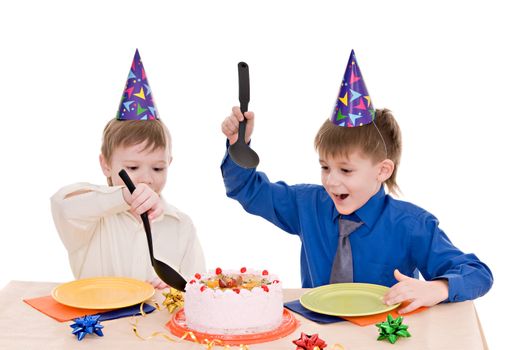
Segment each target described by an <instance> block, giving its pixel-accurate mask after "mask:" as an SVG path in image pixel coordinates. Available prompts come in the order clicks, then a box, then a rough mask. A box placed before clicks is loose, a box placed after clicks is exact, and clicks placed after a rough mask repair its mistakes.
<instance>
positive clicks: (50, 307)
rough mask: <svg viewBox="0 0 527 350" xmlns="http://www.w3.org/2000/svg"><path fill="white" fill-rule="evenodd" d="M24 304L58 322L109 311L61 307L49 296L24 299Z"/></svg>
mask: <svg viewBox="0 0 527 350" xmlns="http://www.w3.org/2000/svg"><path fill="white" fill-rule="evenodd" d="M24 302H25V303H26V304H28V305H30V306H32V307H33V308H35V309H37V310H38V311H40V312H42V313H43V314H46V315H48V316H49V317H51V318H54V319H55V320H57V321H59V322H65V321H69V320H72V319H74V318H77V317H82V316H85V315H95V314H98V313H101V311H109V310H93V309H79V308H75V307H71V306H66V305H62V304H60V303H58V302H56V301H55V299H53V298H52V297H51V295H47V296H44V297H38V298H32V299H24Z"/></svg>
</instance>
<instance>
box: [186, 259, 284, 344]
mask: <svg viewBox="0 0 527 350" xmlns="http://www.w3.org/2000/svg"><path fill="white" fill-rule="evenodd" d="M283 309H284V303H283V294H282V283H281V282H280V280H279V279H278V277H277V276H275V275H270V274H269V273H268V272H267V271H266V270H263V271H256V270H249V269H246V268H245V267H242V268H241V269H239V270H226V271H223V270H222V269H221V268H217V269H216V270H215V271H212V272H210V273H208V274H205V275H201V274H199V273H197V274H196V275H195V276H194V279H192V280H190V281H189V282H188V283H187V286H186V287H185V320H186V321H185V322H186V324H187V327H188V328H190V329H192V330H196V331H198V332H204V333H210V334H248V333H260V332H266V331H269V330H273V329H276V328H278V327H279V326H280V324H281V322H282V315H283Z"/></svg>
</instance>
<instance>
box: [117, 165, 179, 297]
mask: <svg viewBox="0 0 527 350" xmlns="http://www.w3.org/2000/svg"><path fill="white" fill-rule="evenodd" d="M119 176H120V177H121V179H123V181H124V183H125V185H126V187H127V188H128V190H129V191H130V193H133V192H134V191H135V185H134V183H133V182H132V180H131V179H130V177H129V176H128V174H127V173H126V171H125V170H124V169H123V170H121V171H120V172H119ZM141 219H142V220H143V225H144V226H145V232H146V240H147V242H148V252H149V253H150V262H151V263H152V267H153V268H154V271H155V272H156V274H157V276H158V277H159V278H160V279H161V280H162V281H163V282H165V283H166V284H168V285H169V286H171V287H173V288H175V289H177V290H180V291H182V292H184V291H185V285H186V284H187V281H185V279H184V278H183V276H181V275H180V274H179V272H177V271H176V270H174V269H173V268H171V267H170V266H168V265H167V264H165V263H164V262H162V261H159V260H157V259H156V258H154V250H153V247H152V232H151V231H150V221H149V220H148V213H143V214H141Z"/></svg>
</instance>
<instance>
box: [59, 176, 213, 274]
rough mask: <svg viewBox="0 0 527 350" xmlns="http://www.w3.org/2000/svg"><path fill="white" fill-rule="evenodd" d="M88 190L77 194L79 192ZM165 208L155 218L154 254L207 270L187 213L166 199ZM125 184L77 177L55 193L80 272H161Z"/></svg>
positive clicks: (184, 270) (185, 268) (184, 268)
mask: <svg viewBox="0 0 527 350" xmlns="http://www.w3.org/2000/svg"><path fill="white" fill-rule="evenodd" d="M79 191H80V192H86V193H82V194H75V195H73V196H70V197H68V198H66V197H67V196H68V195H69V194H72V193H74V192H79ZM163 205H164V214H163V215H161V216H160V217H158V218H156V219H155V220H153V221H152V222H151V224H150V226H151V229H152V241H153V247H154V256H155V258H156V259H158V260H161V261H163V262H165V263H167V264H168V265H170V266H171V267H173V268H175V269H176V270H178V271H179V272H180V273H181V274H182V275H183V276H185V277H189V276H192V275H194V274H195V273H196V272H204V271H205V259H204V256H203V251H202V249H201V245H200V242H199V239H198V237H197V235H196V230H195V228H194V224H193V223H192V220H191V219H190V217H189V216H188V215H186V214H185V213H183V212H181V211H180V210H178V209H177V208H175V207H173V206H171V205H169V204H168V203H166V202H165V201H163ZM128 209H130V206H129V205H128V204H127V203H126V202H125V200H124V198H123V195H122V187H119V186H111V187H108V186H96V185H91V184H88V183H78V184H73V185H70V186H66V187H64V188H62V189H60V190H59V191H58V192H57V193H56V194H55V195H54V196H53V197H51V212H52V214H53V220H54V221H55V226H56V227H57V230H58V232H59V235H60V238H61V239H62V242H63V243H64V246H65V247H66V249H67V250H68V255H69V261H70V266H71V269H72V271H73V274H74V276H75V278H77V279H79V278H86V277H96V276H123V277H132V278H136V279H139V280H152V279H153V278H154V277H156V274H155V272H154V269H153V268H152V265H151V263H150V257H149V254H148V244H147V240H146V234H145V231H144V228H143V224H142V222H140V221H138V220H137V219H136V218H135V217H134V216H133V215H132V214H131V213H130V212H128Z"/></svg>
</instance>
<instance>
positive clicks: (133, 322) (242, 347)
mask: <svg viewBox="0 0 527 350" xmlns="http://www.w3.org/2000/svg"><path fill="white" fill-rule="evenodd" d="M143 304H144V303H141V307H140V311H141V315H142V316H143V317H146V313H145V312H144V311H143ZM154 304H155V307H156V309H158V310H160V309H161V308H160V307H159V305H158V304H157V303H154ZM138 322H139V321H138V319H137V318H136V317H135V316H132V320H131V321H130V324H131V325H132V331H133V332H134V334H135V335H136V337H138V338H139V339H141V340H149V339H152V338H154V337H163V338H165V339H166V340H168V341H171V342H173V343H181V341H183V340H185V339H187V338H190V339H192V341H193V342H195V343H197V344H200V345H203V346H205V349H206V350H211V349H212V348H214V347H215V346H216V345H219V346H221V345H223V342H222V341H221V340H219V339H212V340H208V339H204V340H203V343H200V341H199V340H198V338H196V335H195V334H194V333H193V332H185V333H184V334H183V336H181V338H179V337H172V336H170V335H168V334H166V333H165V332H153V333H152V334H150V335H149V336H147V337H143V336H141V335H140V334H139V331H138V330H137V326H138ZM223 349H225V350H230V349H231V347H230V346H229V345H223ZM239 349H240V350H249V347H248V346H247V345H244V344H240V346H239Z"/></svg>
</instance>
